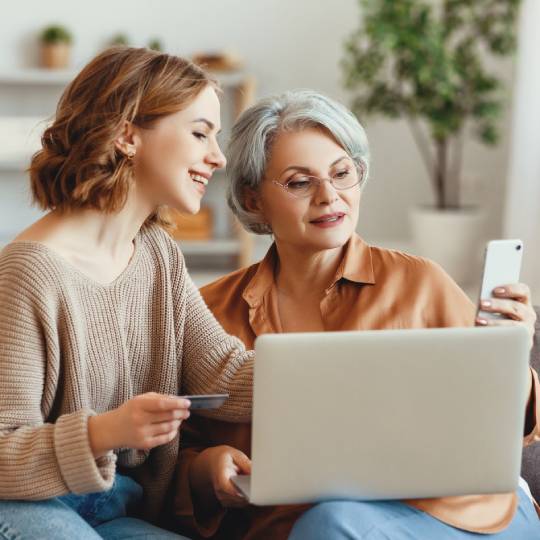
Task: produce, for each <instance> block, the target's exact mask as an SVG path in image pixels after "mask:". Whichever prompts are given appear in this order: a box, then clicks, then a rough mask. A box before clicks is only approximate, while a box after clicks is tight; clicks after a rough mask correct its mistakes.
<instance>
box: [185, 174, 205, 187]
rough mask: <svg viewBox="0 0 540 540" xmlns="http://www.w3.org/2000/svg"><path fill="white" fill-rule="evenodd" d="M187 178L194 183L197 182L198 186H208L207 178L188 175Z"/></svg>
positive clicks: (198, 175)
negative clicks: (189, 177)
mask: <svg viewBox="0 0 540 540" xmlns="http://www.w3.org/2000/svg"><path fill="white" fill-rule="evenodd" d="M189 176H191V179H192V180H193V181H194V182H197V183H198V184H202V185H203V186H207V185H208V178H205V177H204V176H201V175H200V174H196V173H189Z"/></svg>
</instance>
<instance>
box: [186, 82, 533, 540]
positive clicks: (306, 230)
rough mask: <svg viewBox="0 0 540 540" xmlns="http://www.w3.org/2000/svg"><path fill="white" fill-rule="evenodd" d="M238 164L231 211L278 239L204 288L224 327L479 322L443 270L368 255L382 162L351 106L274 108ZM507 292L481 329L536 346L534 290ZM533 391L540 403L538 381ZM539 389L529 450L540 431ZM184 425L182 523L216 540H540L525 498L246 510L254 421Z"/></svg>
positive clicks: (271, 103)
mask: <svg viewBox="0 0 540 540" xmlns="http://www.w3.org/2000/svg"><path fill="white" fill-rule="evenodd" d="M228 157H229V165H228V174H229V177H230V182H231V183H230V189H229V204H230V206H231V208H232V210H233V211H234V212H235V213H236V215H237V216H238V217H239V219H240V221H241V222H242V223H243V224H244V226H245V227H246V228H247V229H248V230H250V231H252V232H255V233H259V234H272V235H273V237H274V244H273V245H272V247H271V248H270V250H269V252H268V254H267V255H266V257H265V258H264V259H263V260H262V261H261V262H260V263H258V264H255V265H253V266H250V267H249V268H244V269H241V270H239V271H237V272H234V273H233V274H230V275H228V276H225V277H224V278H222V279H220V280H218V281H216V282H215V283H213V284H210V285H208V286H207V287H204V288H203V289H202V294H203V298H204V299H205V300H206V302H207V304H208V305H209V307H210V308H211V309H212V311H213V312H214V314H215V315H216V317H217V319H218V320H219V321H220V322H221V323H222V324H223V326H224V328H225V329H226V330H227V331H228V332H229V333H231V334H234V335H236V336H238V337H239V338H240V339H241V340H242V341H243V342H244V343H245V344H246V346H247V347H252V346H253V343H254V340H255V338H256V337H257V336H259V335H261V334H264V333H274V332H298V331H324V330H332V331H336V330H364V329H365V330H372V329H383V328H430V327H448V326H469V325H473V324H474V323H475V306H474V305H473V304H472V303H471V301H470V300H469V299H468V298H467V296H466V295H465V294H464V293H463V292H462V291H461V290H460V289H459V287H458V286H457V285H456V284H455V283H454V282H453V281H452V280H451V279H450V278H449V277H448V276H447V275H446V274H445V273H444V272H443V270H442V269H441V268H440V267H439V266H437V265H435V264H433V263H432V262H430V261H427V260H425V259H421V258H417V257H413V256H410V255H407V254H404V253H400V252H398V251H392V250H386V249H381V248H378V247H374V246H369V245H368V244H367V243H366V242H364V241H363V240H362V239H361V238H360V237H359V236H358V235H357V234H356V232H355V231H356V225H357V222H358V214H359V205H360V200H361V197H362V189H363V187H364V185H365V182H366V180H367V178H368V171H369V154H368V145H367V140H366V136H365V133H364V130H363V129H362V127H361V126H360V124H359V123H358V121H357V120H356V119H355V117H354V116H353V115H352V114H351V113H350V112H349V111H347V110H346V109H345V108H344V107H342V106H341V105H339V104H338V103H336V102H334V101H332V100H330V99H328V98H326V97H324V96H321V95H319V94H316V93H314V92H309V91H298V92H289V93H286V94H284V95H281V96H278V97H274V98H268V99H266V100H263V101H261V102H260V103H258V104H257V105H255V106H253V107H252V108H250V109H248V110H247V111H246V112H245V113H244V114H243V115H242V117H241V118H240V119H239V121H238V122H237V124H236V125H235V127H234V129H233V133H232V138H231V143H230V149H229V156H228ZM381 210H382V211H384V209H381ZM442 241H444V239H442ZM501 285H502V287H501V288H500V289H499V290H496V291H495V293H496V295H497V298H496V299H493V300H486V301H484V302H483V308H482V309H485V310H487V311H496V312H500V313H503V314H504V315H506V316H508V317H509V319H507V320H498V321H487V320H484V319H477V320H476V324H480V325H486V324H490V325H491V324H498V325H508V324H524V325H526V326H527V328H528V329H529V331H530V332H531V335H532V333H533V332H534V320H535V313H534V310H533V309H532V307H531V305H530V298H529V296H530V295H529V291H528V288H527V287H526V286H525V285H522V284H519V285H511V286H507V285H504V284H501ZM508 360H509V361H510V362H511V361H512V359H511V358H509V359H508ZM329 361H331V359H330V360H329ZM464 376H466V374H464ZM441 384H444V382H443V381H441ZM533 384H534V388H535V389H536V390H535V392H538V389H539V385H538V378H537V376H536V374H535V373H534V372H531V388H532V387H533ZM535 392H531V399H530V400H529V404H528V408H527V425H526V427H525V442H526V443H529V442H532V441H533V440H538V439H539V434H540V430H539V428H538V423H537V415H538V412H539V407H538V404H537V403H536V401H535V399H534V396H535V395H537V394H536V393H535ZM183 427H184V430H185V431H184V433H185V435H186V444H187V439H188V438H189V444H190V445H191V446H192V447H191V448H186V449H185V450H183V452H182V459H181V460H180V462H179V469H178V472H179V474H178V481H177V496H176V500H175V512H176V514H177V517H178V520H179V522H180V523H181V524H183V525H184V526H186V527H189V528H190V530H191V531H195V532H196V533H198V534H200V535H201V536H204V537H206V538H227V539H240V538H241V539H244V540H247V539H249V540H254V539H263V538H264V539H266V538H268V539H270V538H271V539H273V540H276V539H281V538H283V539H284V538H287V537H288V535H289V533H290V532H291V528H292V527H293V525H294V524H295V522H296V520H297V519H298V518H299V520H298V521H297V522H296V525H295V527H294V529H293V530H292V533H291V536H290V538H291V539H294V540H297V539H298V540H300V539H301V540H310V539H319V538H320V539H321V540H322V539H324V540H331V539H334V538H338V539H353V538H354V539H360V538H365V539H368V538H369V539H370V540H379V539H383V538H392V539H393V540H401V539H406V538H407V539H409V538H415V539H426V540H428V539H429V540H432V539H435V538H436V539H443V538H456V539H457V538H459V539H461V538H463V539H464V538H471V539H472V538H476V537H477V533H484V534H486V535H487V537H489V538H493V539H497V540H503V539H504V540H510V539H511V540H519V539H530V538H536V537H539V538H540V521H539V520H538V518H537V516H536V513H535V510H534V507H533V502H532V501H531V500H530V499H529V498H528V497H527V496H526V494H525V492H524V491H523V490H521V489H520V490H519V492H518V493H505V494H496V495H478V496H466V497H445V498H439V499H420V500H415V501H407V502H399V501H390V502H382V503H381V502H354V501H351V502H332V503H323V504H320V505H317V506H315V507H313V508H312V509H309V510H308V511H307V512H306V510H307V507H306V506H281V507H254V506H246V503H245V500H243V499H242V498H241V497H240V496H239V495H238V493H237V491H236V489H235V488H234V486H233V485H232V483H231V481H230V478H231V476H232V475H234V474H237V473H238V472H239V471H241V472H243V473H248V472H249V470H250V460H249V458H248V456H249V453H250V426H249V424H236V425H231V424H227V423H225V422H220V421H217V420H209V419H205V418H195V417H193V418H191V419H190V420H189V422H188V423H187V424H185V425H184V426H183ZM478 429H479V430H481V429H482V426H478ZM276 444H279V441H276ZM321 444H325V436H324V426H323V425H322V426H321ZM314 451H316V449H314ZM283 466H284V467H286V466H287V464H286V463H284V464H283ZM292 474H294V472H292Z"/></svg>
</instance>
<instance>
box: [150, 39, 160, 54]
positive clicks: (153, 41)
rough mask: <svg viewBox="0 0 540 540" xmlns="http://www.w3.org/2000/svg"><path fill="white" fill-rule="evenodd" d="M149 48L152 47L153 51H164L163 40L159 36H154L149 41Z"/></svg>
mask: <svg viewBox="0 0 540 540" xmlns="http://www.w3.org/2000/svg"><path fill="white" fill-rule="evenodd" d="M148 48H149V49H152V50H153V51H158V52H162V51H163V42H162V41H161V39H159V38H152V39H151V40H150V41H149V42H148Z"/></svg>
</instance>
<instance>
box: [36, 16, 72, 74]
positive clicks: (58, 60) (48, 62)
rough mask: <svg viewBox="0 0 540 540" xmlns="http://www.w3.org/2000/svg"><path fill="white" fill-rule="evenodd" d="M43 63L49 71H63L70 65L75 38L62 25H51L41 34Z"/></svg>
mask: <svg viewBox="0 0 540 540" xmlns="http://www.w3.org/2000/svg"><path fill="white" fill-rule="evenodd" d="M40 41H41V63H42V65H43V67H46V68H49V69H62V68H66V67H67V66H68V65H69V58H70V53H71V44H72V42H73V37H72V35H71V33H70V32H69V30H68V29H67V28H66V27H64V26H60V25H51V26H48V27H47V28H45V29H44V30H43V31H42V32H41V39H40Z"/></svg>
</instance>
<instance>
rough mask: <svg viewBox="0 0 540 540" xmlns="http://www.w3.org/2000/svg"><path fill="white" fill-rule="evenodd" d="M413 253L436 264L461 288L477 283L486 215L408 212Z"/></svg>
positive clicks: (421, 209)
mask: <svg viewBox="0 0 540 540" xmlns="http://www.w3.org/2000/svg"><path fill="white" fill-rule="evenodd" d="M410 223H411V232H412V240H413V251H414V253H415V254H417V255H420V256H422V257H426V258H428V259H431V260H433V261H435V262H437V263H439V264H440V265H441V266H442V267H443V268H444V269H445V270H446V271H447V272H448V273H449V274H450V276H452V278H454V280H455V281H456V282H457V283H459V285H461V286H466V285H469V284H473V283H477V282H479V281H480V279H481V276H480V271H481V265H482V258H483V253H484V246H483V242H484V240H485V231H484V227H485V214H484V213H483V212H482V210H481V209H480V208H477V207H468V208H463V209H459V210H437V209H435V208H432V207H416V208H413V209H411V211H410Z"/></svg>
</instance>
